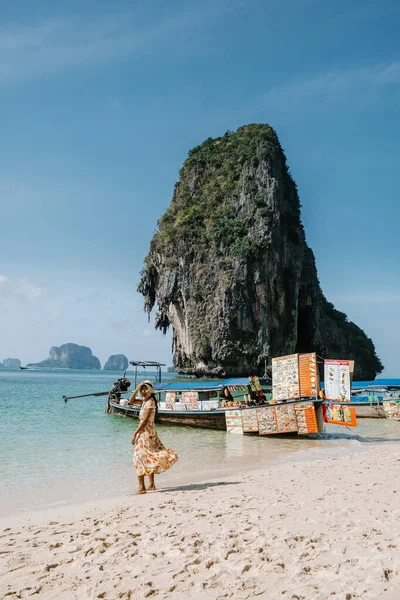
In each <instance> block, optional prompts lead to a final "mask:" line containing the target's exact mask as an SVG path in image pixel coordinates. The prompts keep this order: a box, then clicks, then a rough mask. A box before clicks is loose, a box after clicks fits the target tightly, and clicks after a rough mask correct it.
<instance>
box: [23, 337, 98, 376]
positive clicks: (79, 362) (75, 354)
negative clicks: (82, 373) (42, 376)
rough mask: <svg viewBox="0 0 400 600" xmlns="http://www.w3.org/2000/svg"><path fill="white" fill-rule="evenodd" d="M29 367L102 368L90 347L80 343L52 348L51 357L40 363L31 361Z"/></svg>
mask: <svg viewBox="0 0 400 600" xmlns="http://www.w3.org/2000/svg"><path fill="white" fill-rule="evenodd" d="M27 366H28V367H43V368H47V369H49V368H50V369H96V370H98V369H101V364H100V361H99V359H98V358H97V356H93V354H92V351H91V349H90V348H87V347H86V346H78V344H71V343H69V344H63V345H62V346H59V347H57V346H53V347H52V348H50V352H49V358H47V359H46V360H42V361H41V362H38V363H29V364H28V365H27Z"/></svg>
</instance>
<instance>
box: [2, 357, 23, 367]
mask: <svg viewBox="0 0 400 600" xmlns="http://www.w3.org/2000/svg"><path fill="white" fill-rule="evenodd" d="M20 366H21V361H20V360H19V358H5V359H4V360H3V362H2V363H0V369H19V368H20Z"/></svg>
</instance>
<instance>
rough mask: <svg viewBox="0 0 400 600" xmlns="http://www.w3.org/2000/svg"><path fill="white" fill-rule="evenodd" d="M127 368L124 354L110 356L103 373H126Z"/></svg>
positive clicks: (127, 364)
mask: <svg viewBox="0 0 400 600" xmlns="http://www.w3.org/2000/svg"><path fill="white" fill-rule="evenodd" d="M128 366H129V363H128V359H127V358H126V356H125V355H124V354H112V355H111V356H110V358H109V359H108V360H107V362H106V364H105V365H104V367H103V369H104V371H126V370H127V368H128Z"/></svg>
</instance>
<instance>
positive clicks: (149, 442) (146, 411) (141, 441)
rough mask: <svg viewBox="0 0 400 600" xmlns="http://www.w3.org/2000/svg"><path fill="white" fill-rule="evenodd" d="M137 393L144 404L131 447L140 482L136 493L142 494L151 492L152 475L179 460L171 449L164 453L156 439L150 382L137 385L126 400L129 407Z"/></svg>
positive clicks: (155, 402) (164, 450)
mask: <svg viewBox="0 0 400 600" xmlns="http://www.w3.org/2000/svg"><path fill="white" fill-rule="evenodd" d="M138 392H140V394H141V396H142V398H143V402H142V408H141V409H140V413H139V425H138V428H137V429H136V431H135V433H134V434H133V438H132V444H133V445H135V450H134V453H133V464H134V465H135V468H136V474H137V477H138V480H139V489H138V491H137V494H145V493H146V491H154V490H155V489H156V488H155V485H154V475H156V474H157V475H158V474H159V473H162V472H163V471H166V470H167V469H169V468H170V467H172V465H174V464H175V463H176V461H177V460H178V455H177V453H176V452H175V451H174V450H167V449H166V448H165V447H164V446H163V444H162V442H161V440H160V438H159V437H158V434H157V430H156V426H155V424H154V421H155V418H156V416H157V399H156V396H155V392H154V388H153V385H152V383H151V382H150V381H143V382H142V383H141V384H139V385H138V387H137V388H136V390H135V391H134V392H133V394H132V396H131V397H130V399H129V404H134V402H135V399H136V396H137V394H138ZM145 476H147V477H148V478H149V486H148V488H147V490H146V486H145V482H144V478H145Z"/></svg>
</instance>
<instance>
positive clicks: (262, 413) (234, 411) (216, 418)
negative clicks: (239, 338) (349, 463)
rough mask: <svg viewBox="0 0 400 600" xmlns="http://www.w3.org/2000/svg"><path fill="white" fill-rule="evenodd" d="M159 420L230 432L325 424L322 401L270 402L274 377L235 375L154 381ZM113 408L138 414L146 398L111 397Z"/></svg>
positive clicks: (304, 429)
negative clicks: (204, 379) (217, 379)
mask: <svg viewBox="0 0 400 600" xmlns="http://www.w3.org/2000/svg"><path fill="white" fill-rule="evenodd" d="M154 389H155V390H156V392H158V394H159V401H158V412H157V422H158V423H164V424H169V425H185V426H188V427H202V428H207V429H219V430H223V431H228V432H229V433H259V434H260V435H268V434H283V433H294V432H297V433H317V432H318V431H322V430H323V415H322V410H321V406H322V401H321V400H316V399H315V398H313V399H310V398H302V399H297V400H293V401H287V402H276V403H270V401H271V381H270V380H267V379H259V378H257V377H252V378H235V379H228V380H225V381H222V382H175V383H169V384H166V385H161V384H155V385H154ZM109 407H110V410H111V412H112V413H113V414H117V415H120V416H123V417H131V418H138V416H139V412H140V408H141V402H140V401H137V403H135V404H132V405H129V404H128V400H127V399H126V398H122V397H121V398H119V399H118V398H109Z"/></svg>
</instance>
